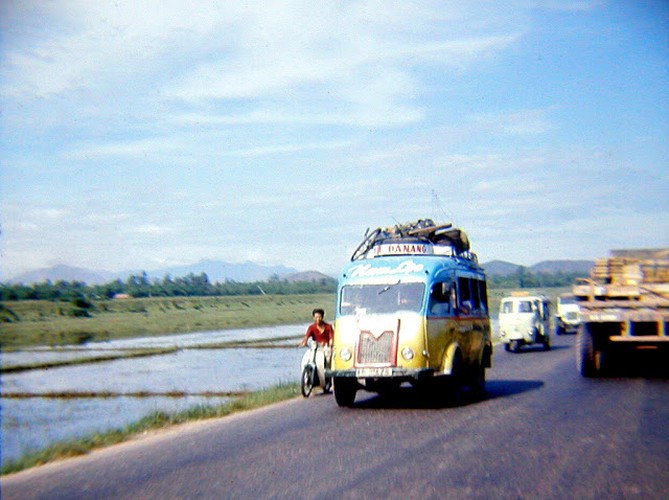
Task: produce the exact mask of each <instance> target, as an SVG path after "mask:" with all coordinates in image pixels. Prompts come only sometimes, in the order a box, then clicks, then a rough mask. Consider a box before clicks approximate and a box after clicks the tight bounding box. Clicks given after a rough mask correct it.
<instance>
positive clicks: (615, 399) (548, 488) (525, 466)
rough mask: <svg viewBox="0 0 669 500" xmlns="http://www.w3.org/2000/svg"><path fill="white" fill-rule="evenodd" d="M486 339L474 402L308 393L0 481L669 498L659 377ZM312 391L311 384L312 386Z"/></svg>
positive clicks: (122, 492)
mask: <svg viewBox="0 0 669 500" xmlns="http://www.w3.org/2000/svg"><path fill="white" fill-rule="evenodd" d="M573 345H574V337H573V336H563V337H557V338H555V339H554V349H552V350H551V351H548V352H544V351H542V350H540V349H532V350H530V349H528V350H527V351H524V352H521V353H519V354H511V353H507V352H505V351H504V350H503V349H502V348H501V347H497V350H496V352H495V356H494V359H493V363H494V366H493V368H492V369H491V370H489V371H488V393H487V396H486V397H485V398H484V399H483V400H479V401H467V400H466V399H465V400H464V401H462V402H461V403H460V404H459V405H453V404H447V405H442V406H441V407H439V406H438V405H434V404H432V403H430V402H429V401H426V400H425V399H421V398H420V397H419V396H417V395H416V394H414V393H412V392H410V391H405V392H403V393H402V394H399V395H398V396H397V397H396V398H393V399H382V398H379V397H377V396H375V395H372V394H369V393H365V392H362V393H359V395H358V398H357V399H356V402H357V406H356V407H355V408H352V409H345V408H339V407H337V405H336V404H335V402H334V399H333V397H332V396H329V395H321V394H320V393H318V394H315V395H313V396H312V397H311V398H310V399H308V400H306V399H302V398H299V399H294V400H291V401H288V402H284V403H281V404H278V405H274V406H272V407H268V408H264V409H261V410H257V411H253V412H249V413H245V414H239V415H234V416H231V417H227V418H223V419H219V420H214V421H208V422H201V423H196V424H191V425H187V426H184V427H181V428H179V429H172V430H168V431H163V432H159V433H157V434H156V435H153V436H146V437H143V438H141V439H139V440H136V441H133V442H130V443H125V444H122V445H118V446H114V447H112V448H109V449H106V450H101V451H98V452H95V453H92V454H91V455H89V456H86V457H80V458H76V459H72V460H68V461H63V462H60V463H55V464H51V465H47V466H44V467H41V468H37V469H33V470H30V471H25V472H23V473H19V474H15V475H12V476H7V477H4V478H3V479H2V483H1V486H2V498H5V499H14V498H21V499H27V498H45V499H46V498H48V499H54V498H68V499H75V498H96V499H98V498H128V499H130V498H132V499H136V498H160V499H167V498H318V499H327V498H387V497H390V498H449V499H457V498H541V499H547V498H556V499H557V498H560V499H562V498H635V497H636V498H669V376H668V375H667V373H666V372H667V370H666V369H664V368H660V369H651V370H648V365H647V364H646V363H645V362H643V363H641V364H640V365H639V366H637V367H635V368H634V369H632V370H623V371H622V372H620V373H617V374H615V375H614V376H612V377H610V378H606V379H596V380H592V379H584V378H581V377H580V376H579V375H578V374H577V372H576V368H575V360H574V347H573ZM315 392H316V391H315Z"/></svg>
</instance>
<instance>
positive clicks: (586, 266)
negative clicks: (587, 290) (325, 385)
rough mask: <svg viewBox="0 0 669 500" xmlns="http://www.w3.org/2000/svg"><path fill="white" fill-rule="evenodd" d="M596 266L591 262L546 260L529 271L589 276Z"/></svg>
mask: <svg viewBox="0 0 669 500" xmlns="http://www.w3.org/2000/svg"><path fill="white" fill-rule="evenodd" d="M594 264H595V263H594V262H593V261H591V260H544V261H542V262H539V263H537V264H534V265H533V266H531V267H530V268H529V269H530V271H532V272H533V273H549V274H557V273H580V274H582V275H583V276H588V274H589V273H590V269H592V266H593V265H594Z"/></svg>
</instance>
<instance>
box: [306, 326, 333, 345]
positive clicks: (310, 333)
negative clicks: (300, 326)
mask: <svg viewBox="0 0 669 500" xmlns="http://www.w3.org/2000/svg"><path fill="white" fill-rule="evenodd" d="M321 327H322V328H323V331H322V332H321V331H320V330H319V329H318V325H316V323H312V324H310V325H309V328H307V333H306V334H305V338H307V339H308V338H309V337H313V338H314V340H315V341H316V342H318V343H319V344H328V343H329V342H330V341H331V340H332V339H333V338H334V331H333V330H332V325H330V324H329V323H325V322H323V323H322V324H321Z"/></svg>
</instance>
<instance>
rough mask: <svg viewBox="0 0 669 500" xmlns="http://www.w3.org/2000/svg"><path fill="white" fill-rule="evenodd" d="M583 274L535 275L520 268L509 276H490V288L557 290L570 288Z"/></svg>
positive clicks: (524, 268)
mask: <svg viewBox="0 0 669 500" xmlns="http://www.w3.org/2000/svg"><path fill="white" fill-rule="evenodd" d="M582 277H583V273H581V272H575V273H574V272H572V273H565V272H561V271H560V272H557V273H533V272H531V271H529V270H528V269H527V268H526V267H523V266H520V267H519V268H518V269H517V270H516V271H515V272H513V273H511V274H508V275H504V276H503V275H498V274H489V275H488V276H487V281H488V288H489V289H490V288H515V289H527V288H556V287H568V286H570V285H571V284H572V283H574V280H575V279H576V278H582Z"/></svg>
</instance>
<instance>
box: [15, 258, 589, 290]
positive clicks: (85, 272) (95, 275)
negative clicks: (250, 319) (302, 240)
mask: <svg viewBox="0 0 669 500" xmlns="http://www.w3.org/2000/svg"><path fill="white" fill-rule="evenodd" d="M482 266H483V268H484V269H485V271H486V273H487V274H489V275H498V276H507V275H509V274H513V273H515V272H516V271H517V270H518V269H519V268H520V267H523V266H520V265H518V264H513V263H511V262H506V261H502V260H493V261H490V262H487V263H484V264H482ZM592 266H593V262H592V261H589V260H546V261H542V262H539V263H537V264H534V265H532V266H529V267H527V266H525V267H526V269H527V270H528V271H529V272H531V273H533V274H537V273H547V274H557V273H559V272H561V273H579V274H582V275H583V276H587V275H588V273H589V272H590V269H591V268H592ZM142 272H143V271H141V270H135V271H124V272H120V273H113V272H109V271H100V270H91V269H83V268H80V267H72V266H66V265H57V266H52V267H48V268H44V269H38V270H35V271H30V272H26V273H23V274H20V275H18V276H15V277H13V278H12V279H10V280H7V283H23V284H31V283H41V282H43V281H46V280H50V281H52V282H53V281H58V280H63V281H80V282H83V283H86V284H88V285H99V284H104V283H109V282H110V281H114V280H116V279H120V280H123V281H124V280H125V279H126V278H127V277H128V276H130V275H139V274H142ZM146 273H147V275H148V276H149V278H151V279H159V280H160V279H163V278H164V277H165V276H167V275H169V276H171V277H172V278H177V277H182V276H186V275H188V274H190V273H193V274H196V275H197V274H200V273H206V274H207V276H208V277H209V281H210V282H212V283H216V282H223V281H226V280H229V281H237V282H240V283H241V282H253V281H265V280H268V279H270V278H272V277H274V276H276V277H278V278H281V279H286V280H288V281H313V280H320V279H322V278H330V277H331V276H328V275H326V274H323V273H321V272H318V271H302V272H300V271H298V270H297V269H294V268H292V267H286V266H283V265H276V266H266V265H262V264H256V263H254V262H250V261H247V262H242V263H230V262H224V261H219V260H201V261H199V262H197V263H195V264H191V265H187V266H176V267H166V268H162V269H154V270H152V271H147V272H146Z"/></svg>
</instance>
